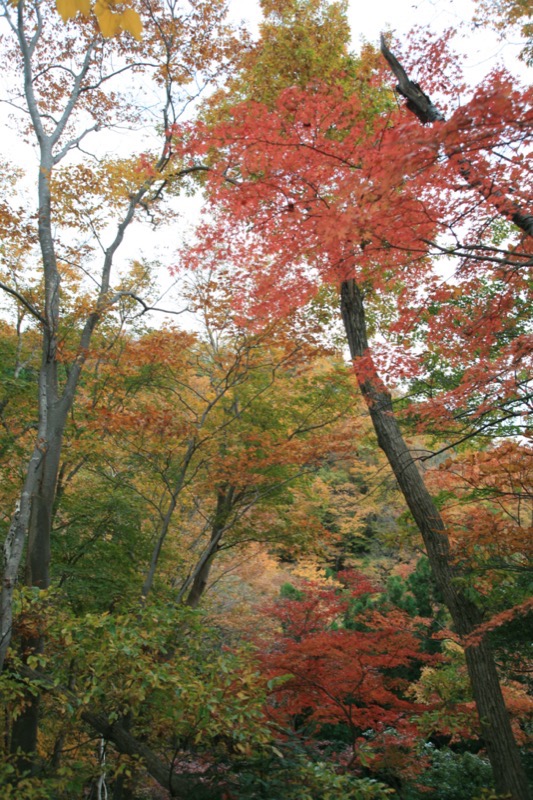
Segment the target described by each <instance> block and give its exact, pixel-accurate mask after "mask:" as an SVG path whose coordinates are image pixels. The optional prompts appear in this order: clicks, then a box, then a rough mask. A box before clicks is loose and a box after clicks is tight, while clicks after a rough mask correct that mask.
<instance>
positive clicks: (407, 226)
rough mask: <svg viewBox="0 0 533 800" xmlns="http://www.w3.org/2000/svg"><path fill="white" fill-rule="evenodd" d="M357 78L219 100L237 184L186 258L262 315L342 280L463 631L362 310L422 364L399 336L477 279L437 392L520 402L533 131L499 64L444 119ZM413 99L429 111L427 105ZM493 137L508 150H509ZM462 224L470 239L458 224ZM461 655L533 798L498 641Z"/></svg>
mask: <svg viewBox="0 0 533 800" xmlns="http://www.w3.org/2000/svg"><path fill="white" fill-rule="evenodd" d="M437 48H438V49H437ZM425 57H426V62H425V64H426V66H425V73H423V75H422V78H423V84H424V89H425V90H426V91H431V90H432V86H433V84H432V83H431V81H430V78H429V77H428V72H430V70H434V71H435V75H436V74H437V73H438V75H439V78H438V80H439V81H440V80H441V77H440V71H439V70H438V69H437V67H438V66H440V64H444V63H445V59H446V58H447V51H446V48H445V47H444V46H443V43H438V45H435V46H434V47H433V49H432V50H431V51H430V52H428V50H427V48H426V56H425ZM402 70H403V68H402ZM363 75H364V82H365V83H366V84H367V85H368V91H367V92H366V93H365V92H359V91H357V92H356V93H354V94H352V95H349V96H347V95H346V91H345V87H344V85H343V84H342V83H340V84H339V83H333V82H332V83H330V84H329V85H328V84H326V85H324V84H320V83H318V84H317V83H314V84H312V85H310V86H308V87H307V88H306V89H301V88H299V87H297V86H292V85H291V86H290V87H289V88H287V89H285V90H284V91H282V92H280V94H279V95H278V98H277V101H276V103H275V104H274V105H272V104H270V105H269V106H268V107H265V106H262V105H261V104H259V103H257V102H254V100H253V99H252V98H250V99H248V100H247V102H242V103H240V104H238V105H236V106H235V107H234V108H232V109H231V110H230V111H229V112H228V111H227V108H226V110H225V118H224V120H223V121H222V122H221V123H220V124H219V125H218V126H216V125H215V126H214V127H209V126H204V127H203V128H200V129H199V130H198V132H197V136H198V143H199V144H198V146H199V151H200V152H204V151H205V150H206V149H208V148H209V147H211V148H213V147H216V148H218V156H217V159H218V164H217V165H218V167H219V169H220V170H221V173H222V174H224V175H228V174H231V176H232V178H233V183H232V185H228V184H227V183H222V182H221V181H220V179H216V178H214V177H213V179H212V180H211V181H210V182H209V183H210V192H211V198H212V201H213V205H214V206H215V209H216V210H215V214H216V215H217V216H216V219H215V221H211V222H210V223H208V224H206V226H205V228H204V229H203V230H201V236H202V237H203V240H202V244H201V245H200V247H199V248H198V249H197V250H196V251H193V259H194V258H195V257H196V258H198V259H199V260H203V262H204V263H205V261H206V259H207V260H208V261H209V258H210V257H209V254H207V255H206V243H212V242H217V243H218V246H217V251H216V258H217V259H220V258H221V257H222V258H223V259H224V260H225V261H227V262H230V261H232V262H233V263H235V264H236V275H237V276H238V278H237V279H238V280H240V281H241V285H242V299H241V303H242V305H243V306H244V307H245V308H247V309H248V314H249V316H254V315H255V317H256V319H261V318H265V317H267V316H268V315H269V314H270V315H272V314H280V315H281V314H283V312H284V311H285V310H286V309H287V308H290V307H292V306H297V305H300V306H301V305H302V304H303V303H304V302H306V301H307V299H308V298H309V297H310V296H311V295H312V294H313V293H314V291H316V288H317V286H319V285H320V284H322V283H327V284H330V285H333V286H337V287H338V288H339V289H340V300H341V310H342V317H343V321H344V326H345V329H346V335H347V340H348V344H349V347H350V352H351V358H352V360H353V362H354V367H355V370H356V375H357V378H358V381H359V385H360V388H361V391H362V394H363V397H364V398H365V400H366V402H367V405H368V408H369V413H370V416H371V419H372V422H373V425H374V428H375V430H376V434H377V438H378V443H379V445H380V447H381V448H382V449H383V450H384V452H385V454H386V456H387V458H388V460H389V463H390V465H391V467H392V470H393V472H394V474H395V476H396V479H397V481H398V484H399V486H400V488H401V490H402V492H403V494H404V497H405V500H406V502H407V505H408V507H409V509H410V511H411V513H412V515H413V517H414V519H415V522H416V524H417V526H418V528H419V530H420V532H421V534H422V537H423V541H424V545H425V548H426V552H427V555H428V558H429V560H430V563H431V566H432V569H433V572H434V574H435V578H436V581H437V584H438V586H439V589H440V591H441V592H442V595H443V597H444V599H445V602H446V605H447V607H448V608H449V610H450V613H451V616H452V619H453V621H454V626H455V629H456V631H457V632H458V633H459V634H460V635H461V636H468V635H469V634H470V633H471V632H472V631H473V630H474V629H475V628H476V627H477V626H478V625H479V624H480V622H481V619H482V616H481V612H480V609H479V608H478V607H477V605H476V604H475V603H474V602H472V601H471V600H470V599H469V598H468V597H467V595H466V594H465V593H464V592H463V591H462V590H461V589H460V587H459V585H458V582H457V577H458V571H457V566H456V565H455V564H454V563H453V560H452V556H451V551H450V545H449V539H448V535H447V531H446V527H445V524H444V522H443V520H442V518H441V516H440V514H439V511H438V509H437V507H436V505H435V503H434V501H433V499H432V498H431V496H430V494H429V492H428V491H427V489H426V487H425V484H424V480H423V477H422V476H421V474H420V471H419V469H418V466H417V463H416V459H415V458H414V457H413V455H412V454H411V452H410V451H409V448H408V447H407V445H406V443H405V440H404V438H403V436H402V432H401V430H400V427H399V425H398V422H397V420H396V418H395V417H394V405H393V399H392V396H391V393H390V390H389V389H387V387H386V386H385V384H384V383H383V381H382V379H381V378H380V376H379V367H378V365H379V360H376V357H375V356H374V355H373V353H372V352H371V349H370V347H369V340H368V333H367V319H368V318H370V321H371V325H372V328H371V330H372V331H373V330H374V329H375V328H376V327H378V329H379V331H380V332H384V333H386V334H387V333H388V336H389V338H390V339H392V341H393V343H394V344H399V345H400V347H396V348H393V349H392V352H391V353H390V357H389V359H388V361H387V363H388V368H389V370H390V368H391V365H392V368H393V369H394V370H395V372H396V374H397V375H398V376H399V377H404V376H406V375H412V374H413V373H414V374H416V371H417V370H418V369H419V366H418V365H419V356H418V355H417V354H416V351H415V352H414V353H409V350H408V348H407V345H408V342H409V335H410V332H411V331H412V328H413V320H414V319H416V316H417V313H420V312H418V309H419V308H421V309H425V310H426V313H427V314H428V315H429V316H431V314H434V315H435V320H434V322H435V325H433V324H432V325H431V330H432V331H434V332H435V333H436V331H437V324H439V325H440V324H444V325H446V324H447V322H448V320H449V316H448V315H447V314H446V312H445V313H444V314H443V315H442V314H440V313H437V312H440V310H441V308H442V307H443V306H445V307H446V311H447V310H448V309H449V308H450V307H453V304H450V305H448V302H449V298H450V297H454V296H456V295H457V293H458V292H460V291H461V283H462V280H463V277H464V279H465V291H469V292H472V291H473V289H474V287H475V289H474V291H475V292H476V294H475V296H476V297H479V298H481V297H483V298H484V300H485V302H483V303H480V304H479V313H478V314H477V315H476V317H475V322H474V325H473V326H471V327H470V328H469V331H468V344H469V347H468V348H466V346H465V339H466V331H465V329H464V328H462V327H461V325H462V323H461V321H460V320H458V321H457V322H455V320H454V321H453V322H452V325H453V326H454V327H452V329H451V330H452V332H453V331H454V328H455V327H456V328H457V331H458V333H459V335H458V337H457V338H458V339H460V340H461V345H460V348H461V350H460V352H459V350H458V349H456V350H455V353H454V355H455V356H456V357H457V359H458V360H459V359H461V358H462V359H463V361H462V363H463V370H462V374H461V379H460V391H458V392H457V394H456V397H454V396H453V394H447V395H443V405H446V402H448V403H450V404H451V406H452V409H453V411H455V412H456V413H458V414H460V411H461V410H462V404H461V403H462V401H464V398H465V396H467V395H468V393H469V392H472V391H473V390H475V391H476V394H477V396H478V397H479V396H480V395H481V397H482V398H483V402H479V403H478V405H477V408H476V409H475V411H474V412H473V413H471V414H470V418H471V419H474V420H475V423H474V431H477V430H479V429H480V428H482V426H483V423H484V419H483V416H484V414H486V411H487V407H489V406H490V405H491V403H494V400H493V399H492V398H494V397H495V396H496V395H497V393H498V392H499V394H498V398H499V402H500V408H503V409H504V411H505V409H508V408H509V407H514V408H520V405H521V403H523V400H524V393H523V385H522V379H521V375H522V374H523V373H522V370H525V369H526V368H527V355H526V352H525V349H524V343H525V339H524V338H523V337H522V333H521V332H520V331H519V330H516V328H515V329H514V332H513V334H512V335H510V336H507V337H505V336H503V335H502V331H503V330H508V329H510V330H512V328H511V326H508V324H507V323H508V320H509V319H510V318H511V317H512V315H513V311H512V309H514V307H515V306H516V304H517V303H518V304H521V303H522V299H523V297H524V296H525V294H526V293H527V292H528V289H527V286H526V283H525V274H524V270H523V268H522V267H523V265H524V264H525V263H526V262H527V260H528V259H529V258H530V255H529V253H528V252H527V249H526V242H525V239H526V236H527V235H528V234H529V232H530V225H531V217H530V216H529V215H528V214H527V212H526V211H524V208H527V201H528V198H529V197H530V196H531V190H530V186H529V176H527V177H526V179H525V180H524V182H523V184H519V183H518V177H519V176H520V177H522V172H521V170H520V165H521V164H522V162H523V159H524V153H523V146H524V144H525V142H526V140H527V136H528V131H529V129H530V126H531V119H530V114H529V113H528V110H527V109H528V108H530V106H529V105H528V100H527V97H528V95H527V92H523V91H520V90H518V89H516V88H515V86H514V85H513V83H512V81H511V79H510V78H509V77H507V76H504V75H502V74H501V73H496V74H493V75H492V76H491V77H490V78H489V79H488V80H487V81H486V82H485V84H483V86H481V87H479V88H478V90H477V91H476V92H475V94H474V96H473V98H472V100H471V101H470V102H469V103H467V104H465V105H463V106H462V107H460V108H458V109H457V110H456V111H455V112H454V113H453V114H452V116H451V117H450V118H449V120H448V121H447V122H444V121H443V122H442V123H440V124H439V125H438V126H434V127H433V128H421V127H420V125H419V121H418V120H413V119H409V118H408V117H407V116H405V115H404V114H403V113H402V110H401V109H398V110H397V111H391V110H390V108H387V107H386V106H385V107H384V106H383V105H382V106H381V107H379V106H378V107H376V105H375V104H374V106H372V103H371V102H370V101H371V98H372V97H373V96H374V95H373V93H372V89H373V87H374V86H375V84H376V83H380V82H382V81H383V78H384V75H383V72H382V71H381V72H380V71H379V69H377V68H376V67H375V66H374V67H373V69H372V70H370V71H369V72H368V73H367V74H366V75H365V74H364V73H363ZM406 80H407V84H408V85H407V86H405V85H403V86H402V92H404V94H407V95H408V96H409V103H410V105H408V107H409V108H410V109H411V110H413V111H415V110H416V111H417V116H418V117H419V119H422V116H423V117H424V121H426V120H429V119H431V118H433V119H435V118H436V117H435V116H434V115H433V116H431V114H430V115H429V116H428V109H429V111H431V108H435V107H434V106H433V104H432V103H431V101H430V100H429V98H428V97H427V95H425V93H424V91H423V90H421V89H420V87H418V85H417V84H414V83H413V82H411V81H410V80H409V79H408V78H407V76H406ZM411 91H413V92H414V94H413V97H411V96H410V95H409V92H411ZM421 99H422V100H423V105H424V109H422V108H421V106H419V105H417V103H419V102H420V101H421ZM421 115H422V116H421ZM439 116H440V117H444V114H443V113H442V112H439ZM259 121H260V122H259ZM498 148H500V149H498ZM501 148H504V149H505V148H506V151H505V154H504V155H502V154H501ZM440 153H444V157H442V158H441V157H440ZM499 215H503V216H504V217H505V218H506V219H508V220H511V221H513V223H514V224H515V225H517V226H518V227H519V228H520V231H519V235H518V236H516V241H515V242H514V243H513V244H512V245H511V246H510V247H508V248H504V249H503V252H499V251H500V249H501V248H500V247H499V245H497V244H495V243H494V239H493V238H492V235H493V231H494V227H493V223H494V219H495V218H497V217H498V216H499ZM467 222H468V223H469V228H468V233H467V237H466V239H464V238H463V235H461V233H460V232H459V231H456V230H455V228H456V226H457V225H458V224H460V225H461V226H462V227H463V226H465V225H466V224H467ZM450 233H451V235H452V236H455V237H456V239H455V241H456V242H458V243H459V244H458V245H457V246H452V248H451V252H452V253H457V254H458V255H459V256H460V257H461V259H462V261H461V263H462V265H464V266H462V267H461V270H460V271H459V273H458V274H457V275H456V276H455V280H454V281H453V282H451V283H450V284H449V285H448V286H446V285H445V286H444V288H441V284H442V283H443V281H442V278H441V277H440V276H438V275H437V274H436V273H435V272H434V271H433V269H432V266H433V262H432V261H431V259H430V257H429V256H430V253H431V250H432V248H433V250H434V251H436V252H442V251H444V252H448V248H447V246H446V244H444V245H441V244H440V242H441V241H442V240H441V239H440V238H439V237H441V236H446V235H449V234H450ZM520 233H523V234H526V236H523V235H522V236H521V235H520ZM509 234H510V235H512V232H511V229H509ZM251 252H253V260H252V259H251V258H250V253H251ZM195 253H196V255H195ZM188 257H189V258H190V254H189V255H188ZM503 277H504V280H505V294H504V296H503V297H502V296H501V295H500V293H498V292H497V291H494V292H489V293H488V295H487V293H486V292H485V294H483V295H482V293H481V289H482V287H483V285H484V284H485V285H486V284H488V285H490V286H495V285H496V284H497V283H498V282H501V280H502V278H503ZM384 296H386V297H387V298H389V303H388V304H387V305H385V302H384V300H383V297H384ZM487 297H488V298H490V302H486V301H487ZM441 301H442V303H441ZM435 302H436V303H437V307H436V308H435V305H432V304H434V303H435ZM392 304H393V305H392ZM439 321H440V322H439ZM256 324H257V323H256ZM448 324H449V322H448ZM461 330H463V331H464V333H465V335H464V336H462V337H461V335H460V334H461ZM441 331H442V329H441V328H440V327H439V334H438V335H439V340H440V342H441V343H442V332H441ZM452 341H453V340H452ZM495 341H497V343H498V348H497V350H496V352H495V350H494V342H495ZM469 354H471V356H470V359H469ZM465 357H466V358H465ZM465 360H466V365H465ZM480 365H481V366H480ZM502 392H503V394H502ZM444 397H445V398H446V400H444ZM476 426H477V427H476ZM466 654H467V664H468V668H469V674H470V680H471V682H472V686H473V691H474V695H475V697H476V703H477V707H478V712H479V716H480V720H481V725H482V730H483V736H484V739H485V740H486V743H487V750H488V753H489V757H490V760H491V763H492V765H493V769H494V773H495V779H496V786H497V789H498V790H499V791H501V792H510V793H511V795H512V796H513V797H515V798H526V797H528V796H529V792H528V788H527V783H526V779H525V776H524V772H523V769H522V766H521V764H520V758H519V754H518V751H517V748H516V745H515V743H514V740H513V736H512V731H511V727H510V724H509V719H508V715H507V712H506V710H505V705H504V703H503V699H502V695H501V690H500V687H499V683H498V676H497V672H496V668H495V664H494V660H493V658H492V656H491V653H490V649H489V647H488V644H487V643H486V642H484V641H481V642H479V643H477V644H476V646H467V649H466Z"/></svg>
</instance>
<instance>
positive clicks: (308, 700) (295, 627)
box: [262, 571, 436, 784]
mask: <svg viewBox="0 0 533 800" xmlns="http://www.w3.org/2000/svg"><path fill="white" fill-rule="evenodd" d="M338 578H339V580H341V581H342V583H343V584H344V588H342V587H341V585H340V584H339V583H337V584H336V585H333V586H328V587H324V586H322V587H321V586H318V585H313V584H311V583H307V584H302V585H301V588H300V590H299V592H298V595H299V596H298V597H297V598H296V599H290V598H284V599H281V600H280V601H279V602H278V603H277V604H276V605H274V606H271V608H270V613H271V614H273V616H274V618H275V619H277V620H278V622H279V623H280V624H281V627H282V633H281V636H280V637H279V639H278V640H277V641H276V642H275V644H274V645H273V646H271V647H270V648H268V647H267V648H265V649H264V650H263V652H262V663H263V669H264V670H265V674H266V676H267V677H268V678H269V681H270V684H269V685H270V686H271V687H272V688H271V691H270V704H271V705H270V708H269V714H270V716H271V717H272V719H273V720H274V721H275V722H276V723H277V725H278V726H280V730H281V731H286V732H287V733H288V732H291V733H293V734H295V735H296V736H298V737H300V738H302V739H303V740H306V741H312V740H313V739H318V740H324V739H326V740H327V739H331V740H332V741H331V742H330V746H331V747H332V748H333V751H334V753H335V757H336V759H337V760H338V761H339V763H341V764H342V766H343V768H344V769H346V770H354V769H357V768H358V769H361V768H362V767H369V765H371V767H370V772H371V774H373V775H374V776H376V775H377V777H379V778H380V779H382V780H383V779H385V773H386V772H387V770H386V768H383V763H386V762H387V759H388V757H390V758H391V760H393V759H392V753H393V752H394V751H398V752H399V751H400V750H403V752H404V757H403V758H402V759H401V762H400V763H399V764H397V765H396V767H397V768H396V770H394V769H393V770H392V773H393V774H391V775H389V776H388V777H389V778H391V779H392V782H393V784H394V780H395V778H398V777H399V775H400V774H401V773H402V771H403V773H404V774H405V775H408V774H409V773H410V774H411V775H413V774H416V766H415V762H416V759H415V757H414V752H413V753H412V754H411V757H410V758H409V757H406V755H405V754H406V753H407V752H409V750H410V749H411V748H413V751H414V749H416V744H417V734H418V731H417V724H416V717H417V715H418V714H420V713H422V712H423V711H424V710H425V707H424V706H423V705H420V706H418V705H417V703H416V702H415V703H413V702H412V701H411V700H410V699H408V697H407V695H406V689H407V686H408V683H409V681H408V679H407V674H408V673H409V671H410V670H412V669H413V668H414V670H415V672H416V670H417V669H419V668H420V666H421V665H422V664H424V663H426V664H427V663H428V662H434V661H435V658H436V657H434V656H430V655H429V654H428V653H427V652H426V653H424V652H423V649H422V642H423V634H422V632H423V630H424V621H422V620H421V619H420V618H410V617H408V615H407V614H405V612H401V611H400V610H399V609H397V608H391V607H389V608H385V607H384V608H381V609H378V608H377V607H374V608H373V607H372V601H373V600H374V599H375V598H376V595H377V592H378V589H377V588H376V587H375V586H373V585H372V584H371V583H370V582H369V581H368V579H367V578H366V576H364V575H362V574H360V573H356V572H354V571H345V572H341V573H339V575H338ZM362 598H364V599H365V601H366V603H368V605H367V607H366V608H364V607H363V609H362V610H360V611H359V612H358V613H354V611H353V606H354V603H357V602H358V601H359V600H360V599H362ZM322 746H324V741H322ZM380 751H382V752H381V754H380ZM387 754H388V756H387ZM380 763H381V767H380ZM394 773H395V774H394Z"/></svg>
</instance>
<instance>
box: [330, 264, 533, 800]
mask: <svg viewBox="0 0 533 800" xmlns="http://www.w3.org/2000/svg"><path fill="white" fill-rule="evenodd" d="M341 311H342V318H343V322H344V327H345V330H346V336H347V338H348V344H349V347H350V353H351V357H352V359H353V362H354V367H355V372H356V375H357V379H358V382H359V386H360V389H361V392H362V394H363V397H364V399H365V401H366V403H367V406H368V410H369V413H370V417H371V419H372V423H373V425H374V430H375V431H376V435H377V438H378V443H379V446H380V447H381V449H382V450H383V452H384V453H385V455H386V456H387V459H388V461H389V464H390V466H391V468H392V470H393V472H394V475H395V476H396V480H397V481H398V484H399V486H400V489H401V491H402V494H403V496H404V498H405V501H406V503H407V505H408V507H409V510H410V511H411V514H412V515H413V517H414V520H415V522H416V525H417V527H418V529H419V531H420V533H421V535H422V538H423V541H424V545H425V548H426V552H427V555H428V559H429V562H430V564H431V568H432V570H433V574H434V576H435V579H436V581H437V584H438V586H439V589H440V591H441V593H442V596H443V598H444V602H445V603H446V606H447V607H448V609H449V611H450V614H451V617H452V620H453V624H454V627H455V630H456V631H457V633H458V634H459V635H460V636H466V635H468V634H469V633H471V632H472V630H473V629H474V628H475V627H476V626H477V625H479V624H480V623H481V614H480V611H479V610H478V608H477V607H476V605H475V604H474V603H472V602H471V601H470V600H469V599H468V598H467V597H466V596H465V595H464V593H463V592H462V591H461V590H460V589H459V588H458V584H457V581H456V580H455V579H456V577H457V576H456V575H455V573H454V568H453V564H452V561H451V558H450V543H449V539H448V536H447V534H446V529H445V526H444V522H443V520H442V517H441V515H440V513H439V511H438V509H437V507H436V505H435V503H434V502H433V499H432V497H431V495H430V494H429V492H428V490H427V488H426V486H425V484H424V480H423V478H422V476H421V474H420V472H419V470H418V467H417V465H416V463H415V461H414V459H413V457H412V456H411V453H410V451H409V449H408V447H407V445H406V443H405V441H404V438H403V436H402V433H401V431H400V427H399V425H398V422H397V421H396V419H395V417H394V412H393V407H392V398H391V395H390V393H389V392H388V390H387V389H386V387H385V385H384V384H383V382H382V381H381V379H380V377H379V375H378V373H377V370H376V368H375V366H374V364H373V361H372V357H371V354H370V350H369V347H368V339H367V332H366V321H365V313H364V305H363V298H362V295H361V292H360V290H359V288H358V286H357V284H356V283H355V281H354V280H348V281H344V282H343V283H342V285H341ZM465 652H466V663H467V666H468V674H469V677H470V682H471V685H472V691H473V694H474V698H475V701H476V706H477V711H478V715H479V720H480V726H481V732H482V736H483V740H484V742H485V745H486V748H487V754H488V756H489V759H490V762H491V765H492V769H493V772H494V780H495V784H496V789H497V791H498V792H501V793H502V794H509V795H510V796H511V797H512V798H513V800H529V799H530V797H531V795H530V792H529V788H528V782H527V778H526V775H525V771H524V768H523V766H522V763H521V760H520V753H519V750H518V747H517V745H516V742H515V740H514V736H513V732H512V729H511V723H510V720H509V714H508V712H507V709H506V707H505V702H504V699H503V696H502V692H501V687H500V683H499V679H498V674H497V672H496V665H495V663H494V658H493V657H492V654H491V652H490V648H489V646H488V644H487V643H486V642H482V643H481V644H480V645H476V646H470V647H467V648H466V651H465Z"/></svg>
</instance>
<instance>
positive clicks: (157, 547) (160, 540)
mask: <svg viewBox="0 0 533 800" xmlns="http://www.w3.org/2000/svg"><path fill="white" fill-rule="evenodd" d="M195 450H196V439H195V438H192V439H190V440H189V443H188V445H187V450H186V452H185V456H184V458H183V463H182V465H181V469H180V473H179V476H178V479H177V481H176V484H175V486H174V489H173V490H172V491H171V495H170V503H169V505H168V508H167V511H166V514H165V516H164V517H163V520H162V522H161V528H160V530H159V536H158V537H157V541H156V543H155V544H154V547H153V550H152V557H151V559H150V567H149V569H148V572H147V574H146V578H145V579H144V583H143V587H142V590H141V595H142V598H143V600H145V599H146V597H147V596H148V593H149V592H150V590H151V589H152V586H153V583H154V578H155V573H156V570H157V565H158V563H159V557H160V555H161V550H162V549H163V545H164V543H165V539H166V538H167V533H168V529H169V527H170V522H171V520H172V515H173V514H174V511H175V509H176V504H177V502H178V497H179V495H180V493H181V490H182V489H183V486H184V484H185V476H186V475H187V470H188V468H189V464H190V463H191V459H192V457H193V455H194V452H195Z"/></svg>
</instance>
